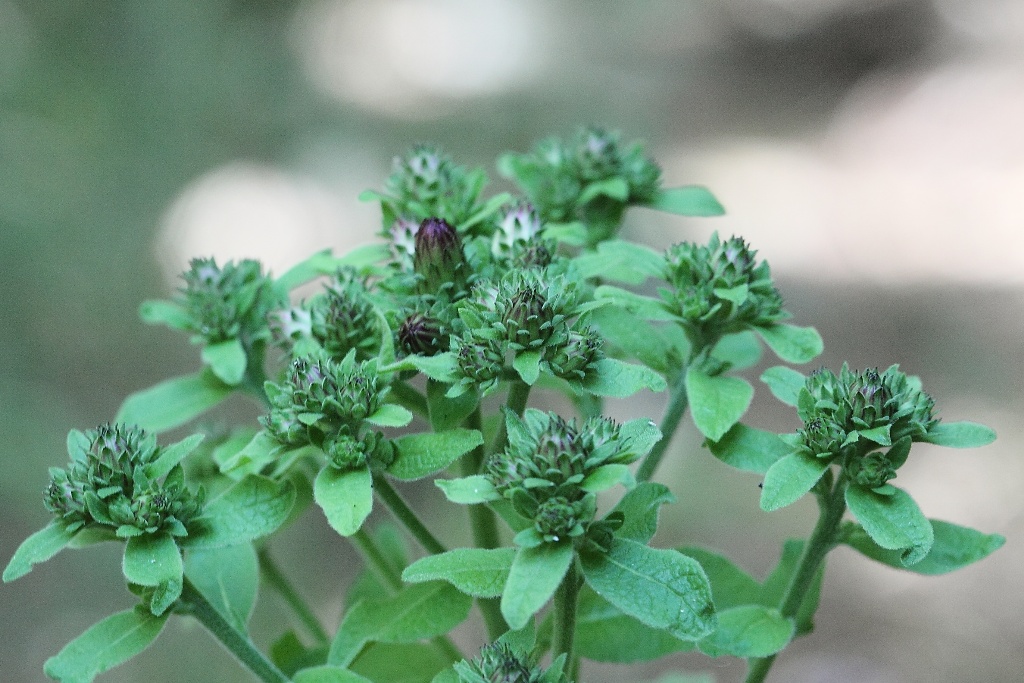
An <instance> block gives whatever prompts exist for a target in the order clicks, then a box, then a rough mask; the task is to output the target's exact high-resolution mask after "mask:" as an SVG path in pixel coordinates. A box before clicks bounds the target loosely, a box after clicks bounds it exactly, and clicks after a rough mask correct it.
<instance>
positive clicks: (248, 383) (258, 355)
mask: <svg viewBox="0 0 1024 683" xmlns="http://www.w3.org/2000/svg"><path fill="white" fill-rule="evenodd" d="M265 355H266V349H265V348H264V344H263V343H261V342H257V343H255V344H252V345H251V346H249V347H248V348H246V362H245V375H244V376H243V377H242V381H241V382H240V383H239V385H238V387H239V389H241V390H242V391H244V392H245V393H247V394H249V395H250V396H252V397H253V398H255V399H256V400H257V401H259V402H260V405H262V406H263V407H264V408H266V409H268V410H269V409H270V408H272V407H273V406H272V405H271V403H270V398H268V397H267V392H266V391H264V389H263V383H264V382H266V381H267V373H266V371H265V370H264V369H263V362H264V357H265Z"/></svg>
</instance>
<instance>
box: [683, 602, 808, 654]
mask: <svg viewBox="0 0 1024 683" xmlns="http://www.w3.org/2000/svg"><path fill="white" fill-rule="evenodd" d="M793 631H794V629H793V622H792V621H790V620H789V619H786V618H785V617H783V616H782V615H781V614H780V613H779V611H778V610H777V609H774V608H771V607H765V606H764V605H741V606H739V607H731V608H729V609H724V610H720V611H719V612H718V628H717V629H715V631H714V632H713V633H712V634H711V635H709V636H708V637H706V638H704V639H703V640H701V641H700V642H699V643H697V647H699V648H700V651H701V652H703V653H704V654H706V655H708V656H709V657H720V656H722V655H732V656H733V657H768V656H770V655H773V654H775V653H776V652H779V651H780V650H782V649H783V648H784V647H786V645H788V644H789V641H790V640H792V638H793Z"/></svg>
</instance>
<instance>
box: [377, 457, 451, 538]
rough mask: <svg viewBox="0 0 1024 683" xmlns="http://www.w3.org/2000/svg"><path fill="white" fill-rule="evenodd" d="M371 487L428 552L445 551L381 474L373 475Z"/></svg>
mask: <svg viewBox="0 0 1024 683" xmlns="http://www.w3.org/2000/svg"><path fill="white" fill-rule="evenodd" d="M373 489H374V491H376V492H377V495H378V496H379V497H380V499H381V500H382V501H384V505H386V506H387V507H388V509H389V510H391V514H393V515H394V516H395V519H397V520H398V521H399V522H401V523H402V524H403V525H404V526H405V528H406V529H408V530H409V533H411V534H412V535H413V538H415V539H416V540H417V541H419V543H420V545H422V546H423V548H424V549H425V550H426V551H427V552H429V553H430V554H431V555H438V554H440V553H443V552H445V551H446V550H447V549H446V548H445V547H444V545H442V544H441V542H440V541H438V540H437V538H435V537H434V534H432V533H430V530H429V529H427V527H425V526H423V522H421V521H420V518H419V517H417V516H416V513H415V512H413V511H412V508H410V507H409V505H408V504H407V503H406V502H405V500H403V499H402V496H401V495H399V493H398V491H396V490H395V488H394V487H393V486H392V485H391V483H390V482H389V481H388V480H387V479H386V478H384V476H382V475H376V474H375V475H374V476H373Z"/></svg>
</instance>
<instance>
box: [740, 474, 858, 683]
mask: <svg viewBox="0 0 1024 683" xmlns="http://www.w3.org/2000/svg"><path fill="white" fill-rule="evenodd" d="M846 484H847V482H846V475H845V473H844V472H840V474H839V478H838V481H836V483H835V485H834V486H833V487H832V490H831V491H830V492H829V493H827V494H826V495H823V496H821V497H820V498H819V503H820V514H819V516H818V523H817V524H816V525H815V527H814V531H813V532H811V537H810V538H809V539H807V543H806V544H805V545H804V551H803V553H802V554H801V556H800V561H799V563H798V564H797V568H796V571H795V572H794V573H793V578H792V579H790V582H789V585H788V586H787V587H786V592H785V593H784V594H783V596H782V601H781V602H780V603H779V612H780V613H781V614H782V616H783V617H786V618H788V619H793V618H795V617H796V615H797V612H799V611H800V606H801V605H802V604H803V602H804V599H805V598H806V597H807V592H808V591H809V590H810V588H811V585H812V584H813V583H814V577H815V575H816V574H817V573H818V569H819V568H820V567H821V565H822V562H824V560H825V556H826V555H827V554H828V552H829V551H830V550H832V548H834V547H835V545H836V539H837V538H838V536H839V527H840V524H841V523H842V521H843V515H844V514H845V513H846ZM774 662H775V655H772V656H770V657H760V658H751V659H750V660H749V664H750V669H749V670H748V671H747V678H746V683H762V682H763V681H764V680H765V678H766V677H767V676H768V671H769V670H770V669H771V667H772V664H773V663H774Z"/></svg>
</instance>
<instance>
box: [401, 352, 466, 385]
mask: <svg viewBox="0 0 1024 683" xmlns="http://www.w3.org/2000/svg"><path fill="white" fill-rule="evenodd" d="M406 360H407V361H409V362H410V363H412V364H413V365H414V366H416V369H418V370H419V371H420V372H422V373H423V374H424V375H426V376H427V377H429V378H430V379H433V380H437V381H438V382H444V383H446V384H450V383H452V382H455V381H457V380H458V379H459V377H460V375H459V363H458V360H457V359H456V358H455V354H454V353H452V352H451V351H448V352H445V353H439V354H437V355H436V356H409V357H408V358H406Z"/></svg>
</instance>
